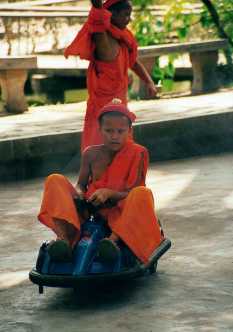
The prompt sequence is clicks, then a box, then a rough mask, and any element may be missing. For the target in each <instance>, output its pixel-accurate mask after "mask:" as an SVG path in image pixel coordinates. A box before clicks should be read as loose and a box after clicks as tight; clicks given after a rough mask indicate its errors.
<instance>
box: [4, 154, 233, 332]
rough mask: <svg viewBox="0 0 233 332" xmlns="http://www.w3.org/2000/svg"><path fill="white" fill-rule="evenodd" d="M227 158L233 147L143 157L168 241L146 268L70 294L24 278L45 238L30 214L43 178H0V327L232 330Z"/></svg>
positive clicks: (231, 197) (231, 194)
mask: <svg viewBox="0 0 233 332" xmlns="http://www.w3.org/2000/svg"><path fill="white" fill-rule="evenodd" d="M232 165H233V154H222V155H215V156H208V157H202V158H193V159H186V160H179V161H170V162H163V163H161V162H160V163H157V164H152V165H151V168H150V171H149V177H148V186H149V187H151V188H152V189H153V192H154V194H155V196H156V206H157V209H158V213H159V216H160V217H161V220H162V222H163V226H164V230H165V232H166V234H167V237H169V238H170V239H171V240H172V243H173V245H172V248H171V249H170V251H169V252H167V253H166V254H165V255H164V256H163V257H162V258H161V260H160V262H159V265H158V271H157V273H156V274H154V275H151V276H147V277H142V278H140V279H137V280H134V281H130V282H129V283H128V284H121V285H114V286H112V288H109V287H104V288H103V289H100V288H95V287H88V288H84V289H80V290H79V291H78V292H77V293H74V292H73V290H67V289H66V290H64V289H52V288H47V289H46V290H45V294H44V295H39V294H38V289H37V286H35V285H33V284H31V283H30V281H29V280H28V271H29V270H30V269H31V267H32V265H33V264H34V262H35V259H36V255H37V249H38V247H39V245H40V243H41V241H42V240H45V239H50V238H51V237H52V234H51V233H50V232H49V231H48V230H47V229H46V228H45V227H43V226H41V225H39V223H37V222H36V214H37V212H38V208H39V204H40V199H41V193H42V182H43V180H42V179H37V180H30V181H29V180H28V181H24V182H18V183H17V184H15V183H10V184H7V185H0V216H1V233H0V239H1V241H0V331H1V332H12V331H14V332H29V331H33V332H37V331H40V332H47V331H49V332H53V331H54V332H55V331H56V332H58V331H69V332H74V331H75V332H76V331H80V332H83V331H84V332H98V331H101V332H105V331H106V332H109V331H114V332H118V331H119V332H120V331H121V332H127V331H132V332H137V331H140V332H157V331H166V332H170V331H172V332H175V331H176V332H182V331H184V332H191V331H195V332H196V331H203V332H207V331H208V332H210V331H211V332H212V331H221V332H222V331H224V332H225V331H226V332H228V331H229V332H230V331H233V246H232V238H233V237H232V234H233V223H232V221H233V220H232V219H233V218H232V217H233V172H232ZM70 178H71V179H72V180H74V179H75V177H74V176H72V175H71V177H70Z"/></svg>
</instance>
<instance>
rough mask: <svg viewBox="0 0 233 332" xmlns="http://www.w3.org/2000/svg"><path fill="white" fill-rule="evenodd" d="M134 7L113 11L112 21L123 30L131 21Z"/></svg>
mask: <svg viewBox="0 0 233 332" xmlns="http://www.w3.org/2000/svg"><path fill="white" fill-rule="evenodd" d="M131 12H132V8H128V9H122V10H120V11H113V13H112V18H111V22H112V24H113V25H115V26H116V27H117V28H119V29H121V30H123V29H125V28H126V27H127V25H128V24H129V22H130V16H131Z"/></svg>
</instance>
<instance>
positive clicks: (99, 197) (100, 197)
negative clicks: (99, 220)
mask: <svg viewBox="0 0 233 332" xmlns="http://www.w3.org/2000/svg"><path fill="white" fill-rule="evenodd" d="M114 193H115V191H113V190H111V189H107V188H101V189H97V190H96V191H95V192H94V193H93V194H92V195H91V196H90V197H89V199H88V202H91V203H92V204H93V205H94V206H98V205H101V204H104V203H105V202H106V201H107V200H108V199H110V198H112V196H113V195H114Z"/></svg>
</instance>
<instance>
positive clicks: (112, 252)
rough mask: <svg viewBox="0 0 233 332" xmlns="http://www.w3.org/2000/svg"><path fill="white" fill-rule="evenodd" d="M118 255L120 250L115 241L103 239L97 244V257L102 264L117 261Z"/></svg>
mask: <svg viewBox="0 0 233 332" xmlns="http://www.w3.org/2000/svg"><path fill="white" fill-rule="evenodd" d="M119 254H120V248H119V247H118V245H117V244H116V242H115V241H113V240H111V239H109V238H105V239H103V240H101V241H100V242H99V246H98V248H97V255H98V258H99V260H100V261H101V262H103V263H113V262H115V261H116V260H117V258H118V257H119Z"/></svg>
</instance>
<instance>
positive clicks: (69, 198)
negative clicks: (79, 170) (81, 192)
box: [38, 174, 80, 233]
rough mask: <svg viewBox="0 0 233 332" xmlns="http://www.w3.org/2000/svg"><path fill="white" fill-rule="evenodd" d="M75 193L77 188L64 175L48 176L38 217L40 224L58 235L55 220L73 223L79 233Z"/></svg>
mask: <svg viewBox="0 0 233 332" xmlns="http://www.w3.org/2000/svg"><path fill="white" fill-rule="evenodd" d="M75 192H76V191H75V188H74V187H73V186H72V184H71V183H70V182H69V181H68V180H67V179H66V178H65V177H64V176H63V175H61V174H52V175H50V176H48V177H47V179H46V181H45V185H44V194H43V199H42V204H41V209H40V213H39V215H38V219H39V220H40V222H42V223H43V224H44V225H46V226H47V227H49V228H50V229H52V230H53V231H54V232H55V233H57V232H56V225H55V224H54V222H53V218H56V219H62V220H66V221H67V222H69V223H71V224H72V225H73V226H74V227H75V228H76V229H77V231H79V230H80V218H79V216H78V213H77V211H76V207H75V204H74V201H73V194H74V193H75Z"/></svg>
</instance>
